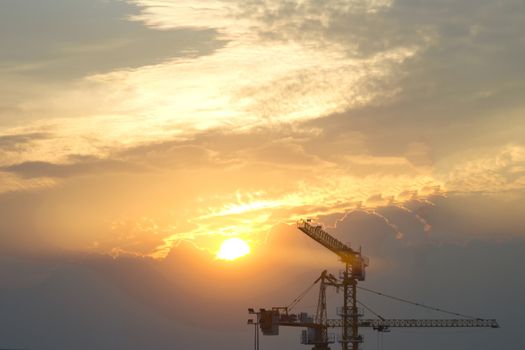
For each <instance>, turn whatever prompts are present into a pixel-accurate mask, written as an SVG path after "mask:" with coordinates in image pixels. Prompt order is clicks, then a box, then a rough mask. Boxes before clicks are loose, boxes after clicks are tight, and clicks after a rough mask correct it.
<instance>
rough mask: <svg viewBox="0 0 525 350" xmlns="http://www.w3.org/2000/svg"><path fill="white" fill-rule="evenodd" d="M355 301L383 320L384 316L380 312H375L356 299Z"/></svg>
mask: <svg viewBox="0 0 525 350" xmlns="http://www.w3.org/2000/svg"><path fill="white" fill-rule="evenodd" d="M356 302H357V303H358V304H359V305H361V306H362V307H364V308H365V309H366V310H368V311H370V313H372V314H373V315H374V316H375V317H377V318H379V319H380V320H381V321H384V320H385V318H384V317H383V316H381V315H380V314H378V313H377V312H375V311H374V310H372V309H371V308H369V307H368V306H366V305H365V304H363V303H362V302H360V301H359V300H356Z"/></svg>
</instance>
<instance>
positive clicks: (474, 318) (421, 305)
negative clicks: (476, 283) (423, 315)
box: [357, 286, 480, 320]
mask: <svg viewBox="0 0 525 350" xmlns="http://www.w3.org/2000/svg"><path fill="white" fill-rule="evenodd" d="M357 288H359V289H361V290H364V291H366V292H370V293H374V294H377V295H380V296H383V297H386V298H390V299H393V300H397V301H401V302H403V303H407V304H412V305H415V306H419V307H422V308H424V309H429V310H433V311H438V312H442V313H445V314H449V315H454V316H459V317H463V318H470V319H473V320H479V319H480V318H478V317H473V316H469V315H464V314H460V313H457V312H452V311H447V310H443V309H440V308H437V307H434V306H429V305H425V304H421V303H416V302H413V301H410V300H406V299H402V298H398V297H395V296H392V295H388V294H385V293H381V292H378V291H375V290H372V289H368V288H364V287H359V286H358V287H357Z"/></svg>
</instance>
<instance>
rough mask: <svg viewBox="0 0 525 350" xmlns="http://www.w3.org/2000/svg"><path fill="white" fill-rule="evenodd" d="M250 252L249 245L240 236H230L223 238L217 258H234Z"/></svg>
mask: <svg viewBox="0 0 525 350" xmlns="http://www.w3.org/2000/svg"><path fill="white" fill-rule="evenodd" d="M249 253H250V246H249V245H248V244H247V243H246V242H245V241H243V240H242V239H240V238H230V239H227V240H225V241H224V242H223V243H222V245H221V248H220V249H219V252H218V253H217V258H219V259H222V260H235V259H237V258H240V257H242V256H245V255H247V254H249Z"/></svg>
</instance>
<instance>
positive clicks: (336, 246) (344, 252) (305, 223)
mask: <svg viewBox="0 0 525 350" xmlns="http://www.w3.org/2000/svg"><path fill="white" fill-rule="evenodd" d="M297 228H298V229H299V230H301V231H303V232H304V233H305V234H306V235H307V236H309V237H310V238H312V239H313V240H315V241H316V242H317V243H319V244H321V245H322V246H324V247H325V248H327V249H328V250H331V251H332V252H334V253H335V254H337V255H338V256H339V257H340V258H341V260H342V261H344V262H348V263H351V262H352V260H353V258H354V257H355V256H357V255H359V252H356V251H354V250H353V249H352V248H350V247H348V246H347V245H346V244H344V243H342V242H341V241H339V240H338V239H337V238H335V237H333V236H331V235H330V234H329V233H328V232H326V231H324V230H323V229H322V227H321V225H315V226H314V225H312V224H311V221H310V220H299V221H298V222H297Z"/></svg>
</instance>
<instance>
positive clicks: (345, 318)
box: [250, 219, 499, 350]
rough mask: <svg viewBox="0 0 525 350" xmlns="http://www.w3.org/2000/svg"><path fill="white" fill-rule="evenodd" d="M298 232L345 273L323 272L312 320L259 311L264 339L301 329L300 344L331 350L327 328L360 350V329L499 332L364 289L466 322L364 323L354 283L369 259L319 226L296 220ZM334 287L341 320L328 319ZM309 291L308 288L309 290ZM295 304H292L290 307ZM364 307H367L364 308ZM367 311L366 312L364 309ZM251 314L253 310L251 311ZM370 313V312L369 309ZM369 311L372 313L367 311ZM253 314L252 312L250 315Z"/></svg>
mask: <svg viewBox="0 0 525 350" xmlns="http://www.w3.org/2000/svg"><path fill="white" fill-rule="evenodd" d="M297 228H298V229H299V230H301V231H302V232H303V233H305V234H306V235H307V236H309V237H310V238H312V239H313V240H315V241H316V242H317V243H319V244H321V245H322V246H324V247H325V248H327V249H328V250H330V251H332V252H333V253H335V254H336V255H337V256H338V257H339V259H340V260H341V262H342V263H343V264H344V270H343V271H342V272H341V274H340V276H339V278H336V277H334V276H333V275H331V274H329V273H328V272H327V271H326V270H325V271H323V272H322V273H321V276H320V277H319V278H317V280H316V281H315V282H314V284H315V283H318V282H320V287H319V298H318V304H317V312H316V315H315V318H314V317H310V316H308V315H307V314H306V313H299V314H292V313H290V308H289V307H274V308H272V309H271V310H265V309H260V311H259V312H258V313H257V314H258V317H259V319H260V324H259V325H260V328H261V330H262V333H263V335H278V334H279V326H287V327H302V328H306V330H304V331H303V333H302V343H303V344H307V345H314V347H313V350H330V348H329V344H331V343H333V342H334V341H333V340H332V338H331V336H330V334H328V329H329V328H341V329H342V331H341V337H340V339H339V342H340V343H341V348H342V350H359V346H360V344H361V343H362V342H363V337H362V336H361V335H360V334H359V328H360V327H364V328H372V329H373V330H376V331H378V332H387V331H389V329H390V328H397V327H403V328H431V327H432V328H434V327H447V328H457V327H490V328H499V325H498V323H497V321H496V320H494V319H480V318H474V317H470V316H465V315H461V314H457V313H452V312H448V311H445V310H441V309H437V308H433V307H429V306H426V305H423V304H419V303H413V302H410V301H407V300H403V299H400V298H396V297H392V296H389V295H386V294H382V293H379V292H375V291H372V290H369V289H366V288H363V287H360V288H361V289H363V290H365V291H369V292H373V293H376V294H379V295H382V296H385V297H390V298H393V299H397V300H398V301H403V302H408V303H411V304H414V305H416V306H420V307H426V308H430V309H433V310H434V311H441V312H445V313H448V314H453V315H455V316H461V317H464V318H465V319H458V318H457V319H385V318H383V317H381V316H379V315H377V314H376V313H374V312H373V311H372V313H374V315H375V316H377V317H378V319H363V316H364V312H363V311H362V309H360V308H358V307H357V304H358V300H357V288H358V287H357V283H358V281H364V280H365V268H366V267H367V266H368V265H369V261H368V258H366V257H364V256H363V255H362V254H361V249H359V250H358V251H357V250H354V249H352V248H351V247H349V246H347V245H346V244H344V243H342V242H341V241H339V240H338V239H337V238H335V237H333V236H331V235H330V234H329V233H328V232H326V231H325V230H323V228H322V226H321V225H314V224H313V223H312V221H311V220H309V219H308V220H299V221H298V222H297ZM329 286H330V287H335V288H337V289H338V290H339V289H342V290H343V306H342V307H340V308H338V310H337V311H338V312H337V313H338V315H339V316H340V317H341V318H340V319H328V318H327V311H326V310H327V307H326V288H327V287H329ZM310 288H311V287H310ZM296 303H297V299H296V301H294V303H293V305H294V306H295V304H296ZM365 307H366V306H365ZM367 309H368V308H367ZM250 310H252V311H253V309H250ZM368 310H369V309H368ZM369 311H371V310H369ZM251 313H253V312H251Z"/></svg>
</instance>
